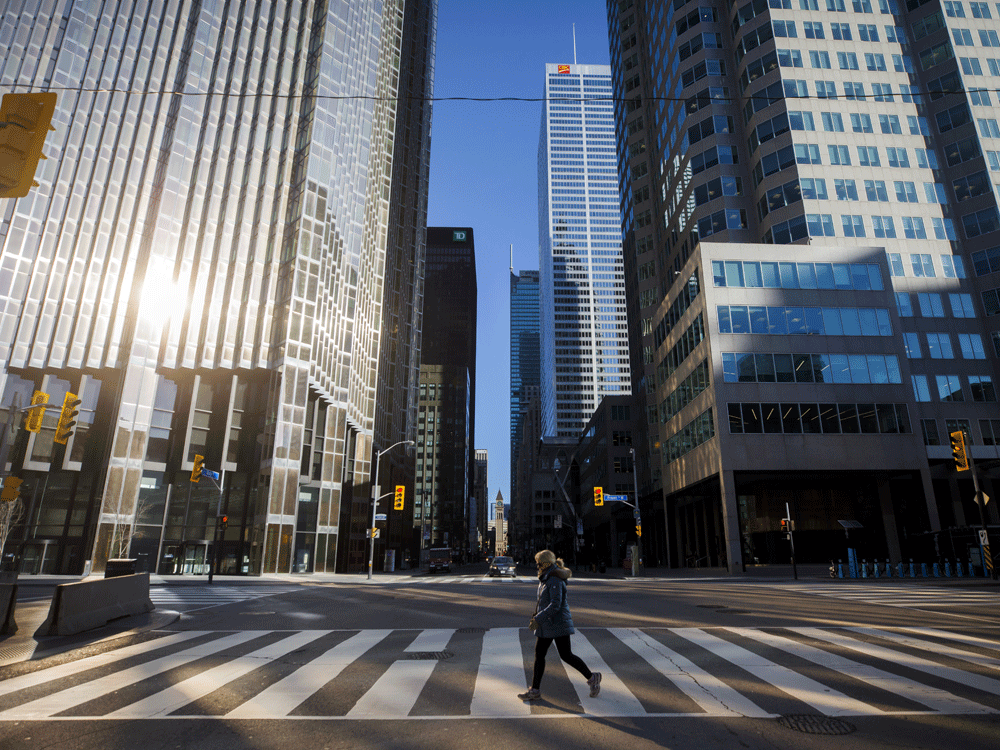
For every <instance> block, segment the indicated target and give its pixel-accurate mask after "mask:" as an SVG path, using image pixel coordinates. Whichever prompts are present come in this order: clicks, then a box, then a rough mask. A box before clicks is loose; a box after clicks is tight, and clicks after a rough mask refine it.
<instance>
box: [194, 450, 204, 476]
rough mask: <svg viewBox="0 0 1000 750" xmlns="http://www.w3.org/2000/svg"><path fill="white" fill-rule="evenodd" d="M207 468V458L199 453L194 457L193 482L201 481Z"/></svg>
mask: <svg viewBox="0 0 1000 750" xmlns="http://www.w3.org/2000/svg"><path fill="white" fill-rule="evenodd" d="M204 468H205V457H204V456H200V455H198V454H197V453H196V454H195V455H194V468H193V469H191V481H192V482H197V481H198V480H199V479H201V470H202V469H204Z"/></svg>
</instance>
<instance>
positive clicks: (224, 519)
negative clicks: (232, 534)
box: [219, 516, 229, 531]
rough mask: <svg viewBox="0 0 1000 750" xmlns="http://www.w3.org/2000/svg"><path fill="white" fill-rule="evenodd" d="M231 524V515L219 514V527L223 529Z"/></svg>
mask: <svg viewBox="0 0 1000 750" xmlns="http://www.w3.org/2000/svg"><path fill="white" fill-rule="evenodd" d="M227 526H229V516H219V528H220V529H222V530H223V531H225V530H226V527H227Z"/></svg>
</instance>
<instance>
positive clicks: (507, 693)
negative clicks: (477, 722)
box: [470, 628, 531, 717]
mask: <svg viewBox="0 0 1000 750" xmlns="http://www.w3.org/2000/svg"><path fill="white" fill-rule="evenodd" d="M524 683H525V671H524V655H523V653H522V651H521V629H520V628H491V629H490V630H488V631H486V634H485V635H484V636H483V649H482V653H481V655H480V658H479V673H478V674H477V675H476V687H475V691H474V692H473V694H472V706H471V711H470V713H471V714H472V716H476V717H490V716H530V715H531V706H530V705H529V704H527V703H523V702H522V701H521V700H520V699H519V698H518V697H517V692H518V691H520V690H521V689H522V687H523V689H527V686H525V684H524Z"/></svg>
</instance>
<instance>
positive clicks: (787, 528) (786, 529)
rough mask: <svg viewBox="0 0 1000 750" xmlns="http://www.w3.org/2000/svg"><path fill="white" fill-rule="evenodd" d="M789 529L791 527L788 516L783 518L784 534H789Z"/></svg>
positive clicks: (782, 527) (782, 528)
mask: <svg viewBox="0 0 1000 750" xmlns="http://www.w3.org/2000/svg"><path fill="white" fill-rule="evenodd" d="M789 529H790V524H789V523H788V519H787V518H782V519H781V533H782V534H787V533H788V531H789Z"/></svg>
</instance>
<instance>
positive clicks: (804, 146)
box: [607, 0, 1000, 570]
mask: <svg viewBox="0 0 1000 750" xmlns="http://www.w3.org/2000/svg"><path fill="white" fill-rule="evenodd" d="M607 7H608V22H609V34H610V45H611V57H612V67H613V70H614V85H615V94H616V102H617V104H616V118H617V123H618V137H619V145H618V154H619V160H620V169H619V174H620V177H621V185H622V196H621V197H622V203H621V205H622V207H623V211H624V215H623V226H624V229H625V232H624V236H625V265H626V268H625V271H626V274H625V275H626V282H627V287H628V297H629V313H630V315H629V317H630V321H631V324H632V325H631V328H630V342H631V344H630V348H631V353H632V362H633V365H634V368H635V369H636V370H637V373H636V375H635V379H636V383H637V384H639V383H641V386H637V388H636V391H637V395H638V397H639V398H640V399H642V400H643V401H644V406H645V410H644V418H645V419H644V421H645V424H644V426H643V429H642V430H641V431H640V432H641V434H640V435H639V436H638V440H637V453H639V454H640V455H641V458H640V461H639V467H638V468H639V470H640V471H641V476H642V477H643V478H642V480H641V488H640V495H641V496H643V498H644V499H647V500H649V501H651V502H656V503H661V502H664V503H665V507H667V508H668V517H669V519H670V520H669V521H668V524H669V529H668V532H669V533H668V539H669V543H670V546H671V549H670V550H668V551H667V552H668V553H669V555H670V556H671V557H672V560H673V562H674V564H681V565H683V564H685V563H687V564H691V563H693V562H695V563H698V564H705V563H706V562H707V563H708V564H715V565H726V564H728V565H730V566H731V568H733V569H737V570H738V569H739V567H738V566H739V565H740V564H741V563H743V564H746V563H754V562H780V561H784V560H787V559H788V546H787V541H785V540H784V537H783V536H781V534H780V530H779V521H780V519H781V518H784V517H786V515H787V513H788V511H789V510H790V511H791V513H792V514H793V518H796V519H797V524H798V528H799V533H800V534H801V535H802V536H801V537H800V541H797V542H796V549H797V550H800V551H801V550H802V549H803V548H804V549H805V550H807V551H808V552H807V553H808V554H809V555H810V556H811V558H812V559H813V561H826V560H829V559H830V558H837V557H842V558H845V559H846V557H847V555H846V552H847V547H848V546H849V544H848V541H849V542H850V544H853V545H854V546H856V547H858V548H860V549H861V550H862V551H863V552H867V555H866V556H867V557H868V558H869V559H871V558H873V557H889V558H891V559H892V560H893V561H894V562H895V561H897V560H899V559H902V558H904V557H915V558H917V559H924V560H930V559H932V558H934V559H937V558H939V557H943V556H944V557H952V556H953V557H960V558H963V559H965V558H967V557H968V554H967V549H968V548H969V546H970V545H971V546H972V547H975V546H977V543H976V541H975V538H974V535H972V534H971V531H970V526H972V525H979V523H980V522H981V516H980V512H981V511H980V508H979V507H977V503H976V495H975V492H974V490H973V487H972V482H971V481H970V480H969V478H968V477H969V472H967V471H966V472H956V471H955V464H954V462H953V461H952V460H951V449H950V446H949V435H950V433H955V432H962V433H964V434H965V436H966V440H967V441H968V443H969V444H970V445H971V448H970V450H971V453H972V455H973V457H974V459H975V460H977V461H979V462H980V465H979V477H980V483H981V484H982V485H983V487H984V489H985V490H986V492H987V493H988V494H994V493H993V492H992V490H991V488H992V487H993V486H994V484H995V482H996V481H997V479H1000V475H997V470H996V469H995V468H994V467H995V466H996V465H997V459H998V458H1000V455H998V449H997V445H998V443H1000V435H998V434H997V427H998V426H1000V422H997V419H998V417H1000V409H998V405H997V395H996V389H995V378H996V377H997V357H998V356H1000V332H998V328H1000V326H998V321H1000V318H998V317H997V314H998V313H1000V305H998V302H997V300H998V292H997V289H998V287H1000V282H998V280H997V273H998V272H1000V263H995V262H994V258H1000V253H998V251H997V249H996V246H995V243H997V242H998V238H1000V234H998V232H1000V214H998V208H997V191H998V187H997V183H1000V177H998V174H1000V129H998V128H997V124H996V123H997V120H996V117H995V115H996V109H995V107H994V105H995V101H994V99H995V97H996V91H995V89H996V88H997V81H998V80H1000V58H997V57H995V55H996V54H997V53H996V48H997V46H998V41H997V39H998V36H997V35H998V33H1000V6H997V4H995V3H982V2H938V1H937V0H907V1H904V0H899V1H898V2H897V0H871V1H869V0H752V1H751V2H745V3H744V2H734V3H729V2H700V3H695V2H684V1H683V0H662V1H654V0H634V1H633V0H609V2H608V5H607ZM744 324H745V325H744ZM640 368H641V371H640ZM994 505H995V504H994ZM987 516H988V518H987V519H986V520H991V519H990V518H989V516H991V517H992V519H993V520H995V519H996V515H995V511H991V510H989V509H988V508H987ZM851 523H857V524H859V527H860V528H862V529H864V531H851V532H850V535H849V537H846V538H845V534H844V528H845V524H847V525H848V526H849V525H850V524H851ZM800 545H801V546H800ZM800 559H801V557H800Z"/></svg>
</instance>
